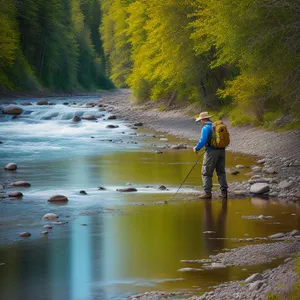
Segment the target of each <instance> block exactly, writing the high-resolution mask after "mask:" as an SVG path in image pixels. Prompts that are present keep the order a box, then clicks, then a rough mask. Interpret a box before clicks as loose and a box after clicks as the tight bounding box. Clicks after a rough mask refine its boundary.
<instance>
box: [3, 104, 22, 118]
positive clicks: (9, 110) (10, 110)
mask: <svg viewBox="0 0 300 300" xmlns="http://www.w3.org/2000/svg"><path fill="white" fill-rule="evenodd" d="M22 112H23V109H22V108H21V107H18V106H14V105H11V106H8V107H6V108H4V109H3V113H4V114H7V115H15V116H17V115H20V114H21V113H22Z"/></svg>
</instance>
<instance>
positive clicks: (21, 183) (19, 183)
mask: <svg viewBox="0 0 300 300" xmlns="http://www.w3.org/2000/svg"><path fill="white" fill-rule="evenodd" d="M10 185H11V186H15V187H29V186H31V184H30V183H29V182H27V181H16V182H13V183H11V184H10Z"/></svg>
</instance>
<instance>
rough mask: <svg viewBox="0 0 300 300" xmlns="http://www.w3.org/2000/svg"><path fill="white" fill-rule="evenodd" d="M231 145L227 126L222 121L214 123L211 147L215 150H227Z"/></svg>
mask: <svg viewBox="0 0 300 300" xmlns="http://www.w3.org/2000/svg"><path fill="white" fill-rule="evenodd" d="M229 143H230V137H229V132H228V130H227V127H226V125H225V124H224V123H223V122H222V121H216V122H214V123H213V124H212V135H211V139H210V142H209V145H210V146H212V147H214V148H225V147H227V146H228V145H229Z"/></svg>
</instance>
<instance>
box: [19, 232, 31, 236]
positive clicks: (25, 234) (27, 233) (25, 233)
mask: <svg viewBox="0 0 300 300" xmlns="http://www.w3.org/2000/svg"><path fill="white" fill-rule="evenodd" d="M29 236H31V233H29V232H22V233H20V237H29Z"/></svg>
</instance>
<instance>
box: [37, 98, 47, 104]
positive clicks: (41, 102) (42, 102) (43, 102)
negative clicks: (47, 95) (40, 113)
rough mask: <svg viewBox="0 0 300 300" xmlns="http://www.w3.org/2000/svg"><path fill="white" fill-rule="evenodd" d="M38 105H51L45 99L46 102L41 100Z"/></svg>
mask: <svg viewBox="0 0 300 300" xmlns="http://www.w3.org/2000/svg"><path fill="white" fill-rule="evenodd" d="M36 105H49V102H48V100H46V99H44V100H40V101H38V102H37V103H36Z"/></svg>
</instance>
